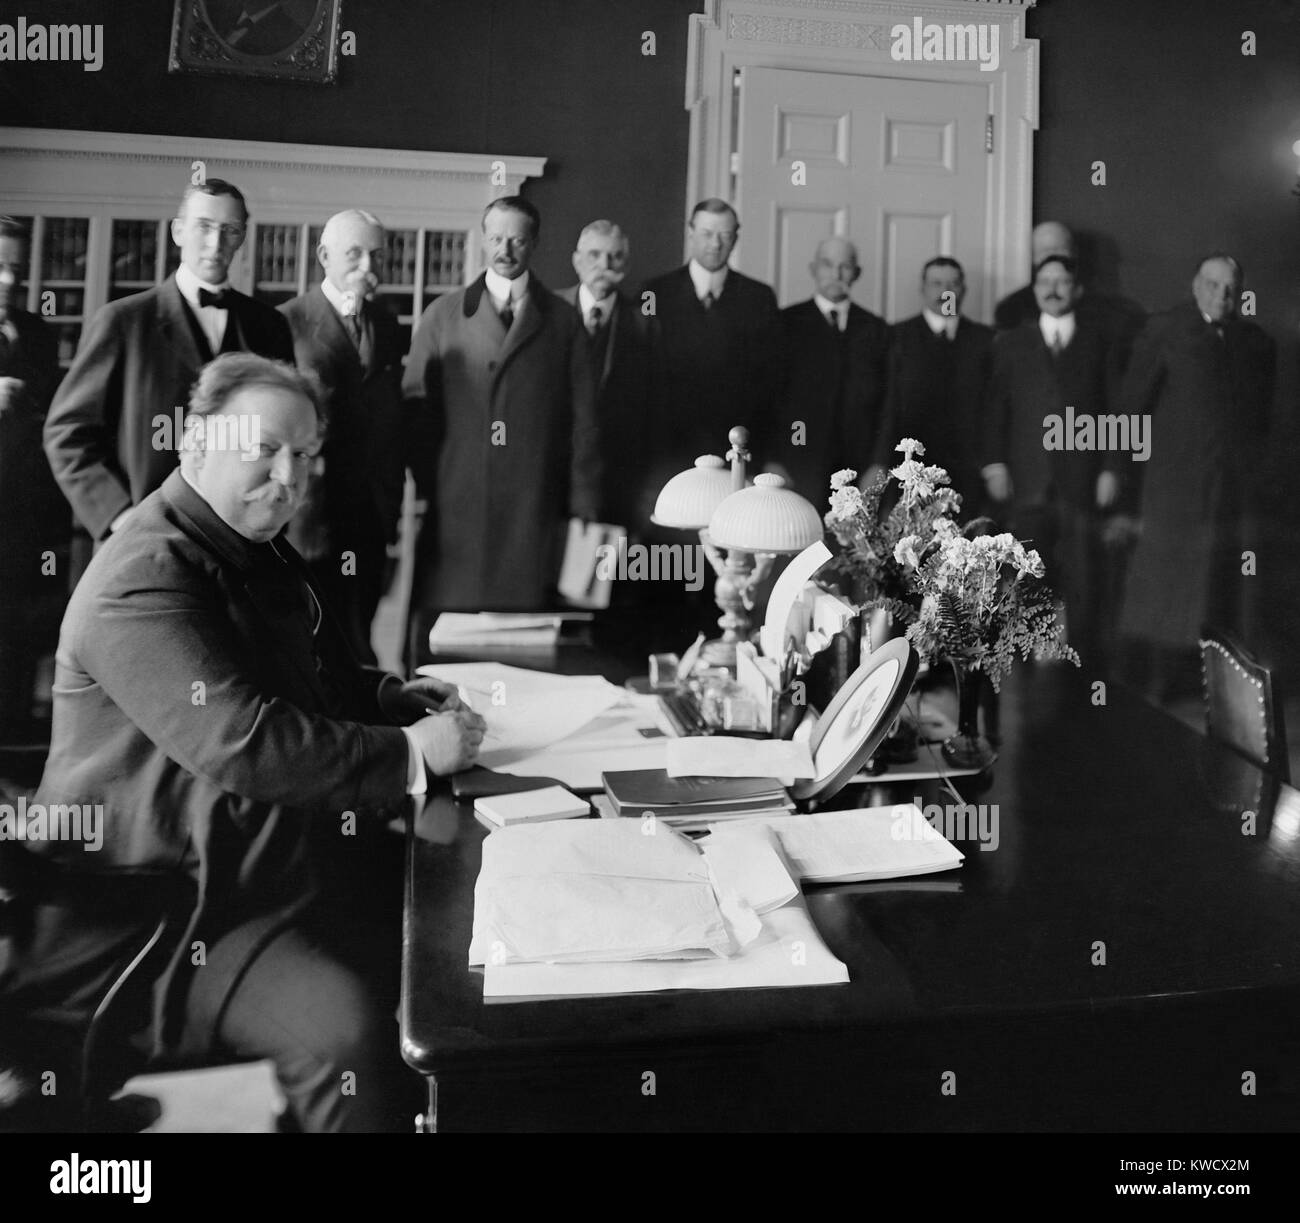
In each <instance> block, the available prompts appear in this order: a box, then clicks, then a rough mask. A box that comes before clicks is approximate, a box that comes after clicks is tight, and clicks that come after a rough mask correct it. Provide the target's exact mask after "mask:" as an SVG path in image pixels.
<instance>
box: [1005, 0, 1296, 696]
mask: <svg viewBox="0 0 1300 1223" xmlns="http://www.w3.org/2000/svg"><path fill="white" fill-rule="evenodd" d="M1247 30H1250V31H1253V32H1254V33H1255V36H1256V51H1257V53H1256V54H1255V55H1254V56H1244V55H1242V53H1241V52H1242V35H1243V32H1245V31H1247ZM1029 33H1030V35H1031V37H1034V38H1037V39H1039V40H1040V51H1041V53H1042V73H1041V109H1040V116H1039V117H1040V127H1039V132H1038V137H1037V142H1036V159H1035V176H1034V212H1035V219H1036V220H1040V221H1041V220H1061V221H1065V222H1066V223H1067V224H1069V225H1070V226H1071V227H1072V228H1074V229H1075V230H1076V231H1082V236H1083V238H1084V239H1085V242H1084V247H1085V250H1084V253H1085V255H1092V256H1093V259H1092V261H1093V263H1094V264H1095V268H1096V278H1097V280H1098V281H1099V282H1100V284H1101V286H1102V287H1104V288H1108V289H1111V290H1118V291H1121V292H1123V293H1125V294H1127V295H1128V296H1130V297H1133V298H1135V299H1136V300H1138V301H1139V302H1141V303H1142V304H1143V305H1144V306H1146V307H1147V308H1148V309H1152V310H1157V309H1163V308H1165V307H1167V306H1169V305H1171V304H1173V303H1174V302H1175V301H1177V300H1179V299H1180V298H1183V297H1186V296H1187V295H1188V294H1189V293H1190V286H1191V280H1192V276H1193V274H1194V271H1195V264H1196V261H1197V259H1198V257H1199V256H1200V255H1202V254H1204V253H1206V252H1209V251H1212V250H1216V249H1219V250H1226V251H1228V252H1230V253H1232V254H1234V255H1235V256H1236V257H1237V258H1238V259H1239V260H1240V261H1241V263H1242V265H1243V267H1244V269H1245V273H1246V287H1247V288H1248V289H1251V290H1253V291H1254V292H1255V294H1256V296H1257V311H1258V313H1257V318H1256V321H1257V322H1258V323H1259V324H1260V325H1261V326H1263V327H1264V328H1265V329H1266V330H1267V331H1269V332H1270V334H1272V335H1273V337H1274V338H1275V339H1276V340H1277V343H1278V394H1277V399H1276V402H1275V405H1274V422H1275V425H1274V434H1273V443H1272V445H1271V446H1270V447H1269V450H1268V453H1266V454H1262V455H1261V456H1260V459H1259V481H1258V484H1257V488H1256V490H1255V491H1257V493H1258V494H1259V496H1258V511H1259V512H1258V520H1257V521H1258V526H1257V535H1256V539H1257V550H1258V561H1259V565H1260V572H1259V580H1260V588H1259V594H1260V597H1259V599H1258V600H1257V604H1256V607H1257V612H1256V620H1255V622H1254V623H1253V624H1252V626H1251V628H1252V632H1251V637H1252V641H1253V643H1254V644H1256V645H1257V647H1258V648H1260V649H1262V650H1263V652H1264V653H1266V654H1267V655H1269V656H1270V657H1271V658H1273V659H1274V660H1276V661H1281V662H1283V663H1285V664H1287V665H1288V666H1289V668H1290V669H1291V670H1292V672H1293V675H1294V677H1295V679H1296V680H1300V624H1298V623H1297V611H1296V609H1297V608H1300V552H1298V551H1297V549H1296V547H1295V542H1294V541H1295V538H1296V533H1297V531H1300V507H1298V506H1297V499H1296V497H1295V494H1294V488H1295V481H1296V472H1297V467H1298V466H1300V420H1298V418H1300V413H1297V410H1296V409H1297V406H1298V401H1300V376H1298V369H1297V367H1298V365H1300V361H1298V356H1300V345H1298V344H1297V336H1298V335H1300V198H1297V197H1296V196H1295V195H1292V194H1291V191H1292V188H1293V187H1294V186H1295V184H1296V181H1297V171H1298V170H1300V159H1297V157H1296V155H1295V154H1294V153H1293V152H1292V151H1291V146H1292V144H1293V143H1295V141H1296V140H1298V139H1300V3H1297V0H1233V3H1232V4H1230V5H1229V4H1223V3H1221V2H1220V0H1177V3H1172V2H1170V0H1160V2H1159V3H1142V4H1134V3H1131V0H1040V3H1039V5H1038V7H1037V8H1036V9H1035V10H1034V11H1033V12H1032V13H1031V14H1030V18H1029ZM1094 161H1104V162H1105V163H1106V179H1107V185H1106V186H1104V187H1094V186H1092V185H1091V184H1090V179H1091V175H1092V163H1093V162H1094ZM1089 248H1090V249H1089Z"/></svg>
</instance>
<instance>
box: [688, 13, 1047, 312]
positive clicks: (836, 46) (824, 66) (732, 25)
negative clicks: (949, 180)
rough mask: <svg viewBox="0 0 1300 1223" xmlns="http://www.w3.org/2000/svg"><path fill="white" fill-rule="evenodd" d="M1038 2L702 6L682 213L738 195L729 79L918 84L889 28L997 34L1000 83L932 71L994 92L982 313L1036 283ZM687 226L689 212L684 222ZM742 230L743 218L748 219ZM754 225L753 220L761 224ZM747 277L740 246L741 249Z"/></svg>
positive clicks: (955, 69) (695, 27)
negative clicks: (806, 76) (970, 26)
mask: <svg viewBox="0 0 1300 1223" xmlns="http://www.w3.org/2000/svg"><path fill="white" fill-rule="evenodd" d="M1035 3H1036V0H702V6H701V7H702V11H701V12H699V13H693V14H692V15H691V16H690V19H689V25H688V38H687V71H686V89H685V105H686V109H687V110H688V111H689V112H690V117H691V124H690V154H689V158H690V160H689V163H688V166H687V174H686V199H685V201H684V208H685V210H686V212H689V210H690V208H691V206H692V205H693V204H694V203H695V201H696V200H699V199H702V198H704V197H706V196H710V195H718V196H723V197H728V196H729V195H730V191H729V189H728V188H729V183H730V167H729V157H730V148H731V128H732V124H733V116H732V111H733V92H732V85H731V82H732V77H733V74H734V73H735V71H736V70H737V69H738V68H743V67H749V66H755V67H774V68H793V69H800V70H812V71H822V72H835V73H847V74H850V75H853V74H856V75H864V76H897V77H907V78H909V79H912V80H915V79H917V66H916V65H914V64H907V63H897V62H895V61H894V60H893V58H892V57H891V56H890V53H889V38H888V31H889V28H890V27H891V26H892V25H894V24H896V23H897V22H898V21H900V20H903V19H906V18H909V17H916V16H920V17H923V18H925V19H927V20H941V19H943V18H945V17H952V18H954V19H959V20H964V21H970V20H971V19H972V18H977V19H978V20H980V21H986V22H987V21H991V22H996V23H997V24H998V25H999V27H1000V28H1001V30H1002V36H1001V39H1000V42H1001V57H1000V63H999V66H998V69H997V71H996V72H982V71H980V70H979V67H978V65H975V64H961V63H951V64H943V65H937V64H927V65H925V68H926V75H927V76H929V77H931V78H932V79H934V80H936V81H940V80H941V81H945V82H956V83H977V84H980V85H984V86H987V87H988V92H989V99H990V101H989V106H990V110H991V112H992V114H993V117H994V119H993V123H994V151H993V153H992V154H990V162H991V164H990V174H989V180H990V182H989V214H988V230H987V235H988V236H987V242H986V257H985V258H986V262H985V266H984V269H983V272H984V275H983V283H984V295H985V297H986V298H987V299H988V300H986V301H984V302H978V303H977V302H974V301H972V302H971V303H970V308H971V311H972V313H973V314H975V315H976V316H977V317H981V316H982V317H991V314H992V306H993V303H994V302H995V301H996V300H997V299H998V298H999V297H1001V296H1003V295H1004V294H1006V293H1009V292H1010V291H1011V290H1013V289H1014V288H1016V287H1017V286H1019V285H1021V284H1023V283H1024V282H1025V280H1026V279H1028V276H1029V250H1028V247H1029V241H1028V239H1029V229H1030V226H1031V223H1032V215H1033V170H1034V166H1033V153H1034V149H1033V145H1034V141H1033V134H1034V132H1035V131H1037V130H1038V72H1039V56H1038V43H1037V40H1035V39H1031V38H1026V37H1025V33H1024V23H1025V13H1026V11H1027V10H1028V9H1030V8H1033V7H1034V6H1035ZM683 215H685V212H684V213H683ZM741 220H742V222H744V220H745V218H743V217H742V218H741ZM753 220H756V218H755V219H753ZM736 262H737V266H740V267H742V268H743V263H744V246H743V244H742V245H741V247H739V248H737V259H736Z"/></svg>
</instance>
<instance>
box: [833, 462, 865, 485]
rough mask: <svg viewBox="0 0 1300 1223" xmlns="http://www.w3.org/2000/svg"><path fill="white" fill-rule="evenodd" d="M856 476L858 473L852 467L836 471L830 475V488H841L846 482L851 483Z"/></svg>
mask: <svg viewBox="0 0 1300 1223" xmlns="http://www.w3.org/2000/svg"><path fill="white" fill-rule="evenodd" d="M857 478H858V473H857V472H856V471H854V470H853V468H852V467H846V468H844V469H843V470H842V471H837V472H836V473H835V474H834V475H833V476H831V488H833V489H839V488H843V487H844V486H845V485H846V484H852V483H853V481H854V480H856V479H857Z"/></svg>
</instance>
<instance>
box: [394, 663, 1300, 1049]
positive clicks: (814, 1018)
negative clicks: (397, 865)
mask: <svg viewBox="0 0 1300 1223" xmlns="http://www.w3.org/2000/svg"><path fill="white" fill-rule="evenodd" d="M1001 708H1002V714H1001V731H1002V744H1001V749H1000V756H999V759H998V761H997V763H996V764H995V765H994V766H993V770H992V775H991V776H989V777H985V778H982V779H978V780H977V779H961V780H958V782H957V783H956V784H957V785H958V787H959V788H960V789H961V790H962V792H963V796H964V797H965V798H966V799H967V800H968V801H970V802H973V803H977V804H985V805H992V804H996V806H997V815H998V834H999V843H998V845H997V848H996V850H993V851H991V852H988V851H981V850H980V848H979V846H978V844H977V843H974V842H962V843H961V847H962V848H963V850H964V851H965V852H966V860H965V862H964V864H963V865H962V867H961V868H960V869H959V870H956V871H952V872H947V873H945V874H942V875H932V876H927V877H924V878H920V879H911V880H899V881H896V882H881V883H870V884H847V885H838V886H827V887H808V888H806V889H805V895H806V899H807V904H808V907H809V910H810V912H811V914H812V917H813V919H814V921H815V922H816V925H817V927H818V929H819V930H820V932H821V934H822V936H823V937H824V938H825V940H826V942H827V944H828V945H829V947H830V949H831V950H832V951H833V952H834V953H835V954H836V955H837V956H839V957H840V958H841V959H842V960H843V961H844V962H845V963H846V964H847V965H848V969H849V977H850V982H849V984H847V985H835V986H819V987H810V988H807V989H761V990H738V991H718V992H685V991H683V992H671V993H659V994H642V995H634V996H627V995H624V996H617V997H605V998H582V999H563V1000H550V1001H534V1002H521V1003H492V1004H485V1003H484V1001H483V997H482V980H481V977H480V976H479V975H477V974H476V973H472V972H470V971H469V969H468V968H467V967H466V950H467V948H468V946H469V939H470V930H471V924H472V919H473V889H474V881H475V879H476V877H477V874H478V869H479V862H480V848H481V845H482V840H483V837H484V836H485V835H486V833H485V830H484V829H483V828H482V827H481V826H480V825H479V824H478V822H477V821H476V820H475V819H474V817H473V815H472V813H471V810H470V809H469V804H461V805H458V804H456V803H454V802H451V801H450V800H449V799H446V798H442V799H437V798H435V799H434V800H433V801H431V802H430V803H429V805H428V806H427V807H426V809H425V810H424V812H423V813H421V814H419V815H417V816H414V817H413V819H412V824H411V835H409V836H408V850H409V853H408V870H407V880H406V888H407V893H406V928H405V945H404V953H403V975H404V980H403V1004H402V1014H401V1026H402V1039H403V1053H404V1055H405V1057H406V1059H407V1061H408V1062H409V1063H410V1065H412V1066H413V1067H414V1068H415V1069H417V1070H419V1071H421V1072H422V1073H425V1074H430V1075H441V1074H443V1073H446V1072H450V1071H455V1070H456V1069H457V1068H463V1067H469V1066H471V1065H473V1064H475V1063H478V1064H481V1063H482V1061H483V1059H484V1058H485V1056H486V1057H487V1058H489V1059H491V1058H494V1057H505V1056H507V1055H523V1056H525V1057H527V1056H529V1055H530V1054H531V1055H533V1056H536V1055H537V1054H538V1053H543V1052H544V1053H548V1054H549V1053H556V1052H559V1051H563V1050H566V1049H568V1050H576V1049H585V1050H587V1051H591V1050H593V1049H601V1048H606V1049H608V1048H612V1047H617V1046H621V1047H628V1048H633V1047H640V1048H644V1047H653V1046H656V1045H677V1046H681V1045H682V1044H683V1042H687V1043H690V1042H692V1041H702V1042H708V1043H714V1042H719V1043H722V1044H725V1043H726V1041H727V1040H729V1039H735V1038H738V1037H745V1036H752V1037H756V1038H757V1037H760V1036H764V1035H766V1036H770V1035H771V1034H772V1033H783V1032H784V1033H799V1034H802V1035H803V1037H804V1038H805V1039H806V1038H807V1037H809V1036H810V1035H811V1036H814V1037H816V1036H817V1035H818V1034H826V1035H829V1034H831V1033H840V1034H842V1033H844V1032H846V1031H853V1032H861V1033H864V1034H869V1033H870V1032H871V1031H872V1030H873V1029H882V1030H883V1029H887V1028H890V1027H895V1028H896V1027H897V1026H898V1025H904V1026H908V1025H913V1026H914V1025H916V1024H917V1023H918V1022H919V1023H923V1024H924V1023H929V1022H934V1021H939V1022H943V1021H952V1020H954V1019H956V1020H960V1019H961V1018H962V1017H963V1016H970V1017H977V1016H984V1017H986V1018H987V1017H989V1016H994V1017H1002V1018H1005V1019H1007V1020H1012V1019H1019V1020H1024V1019H1025V1018H1034V1017H1046V1016H1051V1015H1053V1014H1061V1013H1067V1014H1068V1013H1070V1012H1087V1013H1089V1014H1096V1013H1097V1012H1099V1011H1102V1010H1104V1009H1105V1008H1108V1007H1115V1008H1121V1009H1122V1008H1125V1007H1130V1008H1131V1007H1133V1006H1134V1005H1152V1004H1155V1003H1156V1002H1157V1001H1158V1000H1168V999H1170V998H1178V997H1192V996H1194V997H1197V998H1201V999H1205V998H1211V997H1222V998H1234V997H1235V998H1240V997H1242V994H1241V993H1240V992H1239V991H1250V992H1252V993H1256V994H1259V993H1264V994H1268V995H1269V996H1280V997H1281V998H1282V999H1283V1000H1284V1001H1285V1004H1286V1005H1287V1006H1288V1007H1291V1006H1292V1005H1293V1004H1294V1003H1295V1002H1296V1001H1297V1000H1300V886H1297V885H1300V795H1298V794H1297V793H1296V792H1295V791H1293V790H1291V789H1290V788H1289V787H1285V786H1282V787H1279V786H1278V785H1277V784H1276V783H1275V782H1272V781H1271V779H1269V778H1268V777H1267V776H1265V775H1263V774H1261V773H1260V772H1259V771H1258V770H1256V769H1255V768H1254V767H1253V766H1250V765H1248V764H1246V763H1245V762H1244V761H1242V760H1240V759H1239V758H1238V757H1236V756H1235V755H1233V754H1232V753H1231V752H1229V751H1227V750H1226V749H1223V748H1221V747H1219V746H1218V745H1216V744H1214V743H1212V742H1211V741H1209V740H1207V739H1205V738H1204V737H1202V736H1200V735H1197V734H1196V733H1194V732H1193V731H1191V730H1189V729H1187V728H1186V727H1184V726H1183V725H1182V724H1180V723H1178V722H1176V721H1175V720H1173V719H1172V718H1170V717H1169V716H1168V715H1166V714H1164V713H1162V712H1160V711H1159V710H1157V709H1154V708H1152V707H1150V706H1149V705H1147V704H1146V703H1144V702H1143V701H1142V700H1140V699H1139V698H1138V697H1137V696H1136V695H1134V694H1132V693H1130V692H1128V691H1126V690H1124V689H1122V688H1120V687H1119V686H1117V685H1115V684H1111V685H1109V691H1108V692H1107V693H1106V704H1104V705H1096V704H1094V703H1093V689H1092V686H1091V680H1090V678H1089V677H1088V676H1087V675H1085V674H1083V673H1081V672H1077V671H1075V670H1074V669H1073V668H1069V667H1066V666H1064V665H1061V664H1048V665H1028V666H1022V667H1021V668H1020V669H1019V670H1018V671H1017V672H1015V673H1014V674H1013V675H1012V676H1011V678H1010V679H1009V680H1008V681H1007V683H1006V684H1005V685H1004V687H1003V694H1002V698H1001ZM971 782H974V783H975V784H970V783H971ZM981 787H982V788H981ZM914 788H917V787H909V788H908V792H907V793H906V794H902V795H896V796H895V797H896V798H897V799H899V800H902V799H910V798H911V797H913V794H912V790H913V789H914ZM919 790H920V795H921V796H922V797H923V798H924V801H925V802H927V803H929V802H939V803H943V802H945V801H949V802H951V801H953V800H952V799H951V796H948V798H947V799H945V797H944V794H943V792H942V791H941V790H939V789H938V788H937V786H935V785H932V784H930V783H926V785H925V786H924V787H919ZM858 797H859V798H861V795H859V796H858ZM844 798H845V800H846V802H844V803H837V804H836V805H854V803H853V802H852V799H851V796H849V795H845V796H844ZM1247 810H1254V811H1255V827H1254V832H1253V835H1245V834H1244V833H1243V828H1244V827H1248V826H1249V820H1248V819H1247V818H1246V817H1244V816H1243V812H1245V811H1247ZM1097 944H1104V957H1105V963H1104V965H1101V964H1098V963H1095V962H1094V961H1095V960H1096V959H1097V957H1098V952H1097V947H1096V945H1097Z"/></svg>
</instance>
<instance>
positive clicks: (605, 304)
mask: <svg viewBox="0 0 1300 1223" xmlns="http://www.w3.org/2000/svg"><path fill="white" fill-rule="evenodd" d="M617 300H618V290H617V289H615V290H611V292H610V294H609V296H608V297H606V298H605V299H604V301H597V300H596V298H595V297H594V296H593V294H592V292H591V290H590V289H589V288H587V286H586V285H579V286H578V309H579V310H581V311H582V318H583V321H584V322H586V320H587V319H589V318H590V317H591V312H592V310H593V309H594V310H599V311H600V321H601V323H602V324H603V323H604V321H605V320H606V319H607V318H609V316H610V315H611V314H613V313H614V303H615V302H616V301H617Z"/></svg>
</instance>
